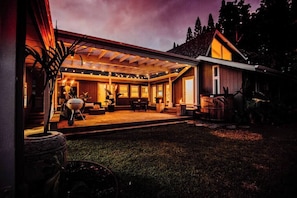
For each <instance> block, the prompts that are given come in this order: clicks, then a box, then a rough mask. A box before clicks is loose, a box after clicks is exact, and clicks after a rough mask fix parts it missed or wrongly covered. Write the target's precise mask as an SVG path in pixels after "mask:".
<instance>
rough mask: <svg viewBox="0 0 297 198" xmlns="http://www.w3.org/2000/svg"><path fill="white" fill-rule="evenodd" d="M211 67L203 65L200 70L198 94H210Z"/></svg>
mask: <svg viewBox="0 0 297 198" xmlns="http://www.w3.org/2000/svg"><path fill="white" fill-rule="evenodd" d="M211 66H212V65H211V64H209V63H204V64H203V65H201V66H200V67H199V68H200V72H199V73H200V76H199V77H200V94H211V93H212V92H213V91H212V67H211Z"/></svg>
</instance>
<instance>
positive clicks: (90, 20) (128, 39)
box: [50, 0, 260, 51]
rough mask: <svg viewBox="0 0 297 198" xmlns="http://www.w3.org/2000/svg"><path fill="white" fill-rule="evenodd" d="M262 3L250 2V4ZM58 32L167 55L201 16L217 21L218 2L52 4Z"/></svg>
mask: <svg viewBox="0 0 297 198" xmlns="http://www.w3.org/2000/svg"><path fill="white" fill-rule="evenodd" d="M259 1H260V0H249V1H247V3H252V2H255V3H257V4H259ZM50 6H51V13H52V18H53V23H54V24H55V21H56V20H57V22H58V28H60V29H64V30H69V31H73V32H77V33H82V34H87V35H91V36H96V37H100V38H105V39H110V40H115V41H120V42H125V43H129V44H133V45H138V46H142V47H147V48H152V49H157V50H161V51H167V50H169V49H170V48H172V46H173V42H176V43H178V44H181V43H183V42H184V41H185V39H186V33H187V29H188V27H192V29H193V28H194V25H195V21H196V18H197V17H198V16H199V18H200V20H201V22H202V25H206V24H207V20H208V15H209V14H210V13H211V14H212V15H213V17H214V20H215V21H217V18H218V14H219V9H220V6H221V1H219V0H187V1H184V0H149V1H147V0H124V1H123V0H84V1H80V0H63V1H60V0H50Z"/></svg>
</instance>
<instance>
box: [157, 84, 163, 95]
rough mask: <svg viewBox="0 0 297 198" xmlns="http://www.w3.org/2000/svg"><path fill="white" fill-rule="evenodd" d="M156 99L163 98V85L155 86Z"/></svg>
mask: <svg viewBox="0 0 297 198" xmlns="http://www.w3.org/2000/svg"><path fill="white" fill-rule="evenodd" d="M157 97H158V98H159V97H160V98H161V97H163V84H160V85H157Z"/></svg>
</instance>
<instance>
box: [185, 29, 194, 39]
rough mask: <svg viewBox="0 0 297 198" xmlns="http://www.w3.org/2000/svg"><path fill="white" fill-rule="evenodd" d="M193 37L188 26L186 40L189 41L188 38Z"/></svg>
mask: <svg viewBox="0 0 297 198" xmlns="http://www.w3.org/2000/svg"><path fill="white" fill-rule="evenodd" d="M192 39H193V33H192V29H191V27H189V28H188V32H187V39H186V42H189V41H190V40H192Z"/></svg>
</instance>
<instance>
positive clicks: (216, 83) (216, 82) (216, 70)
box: [212, 65, 220, 94]
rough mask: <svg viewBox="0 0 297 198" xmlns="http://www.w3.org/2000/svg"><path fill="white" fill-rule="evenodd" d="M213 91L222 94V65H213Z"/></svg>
mask: <svg viewBox="0 0 297 198" xmlns="http://www.w3.org/2000/svg"><path fill="white" fill-rule="evenodd" d="M212 93H213V94H220V67H219V66H218V65H215V66H212Z"/></svg>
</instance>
